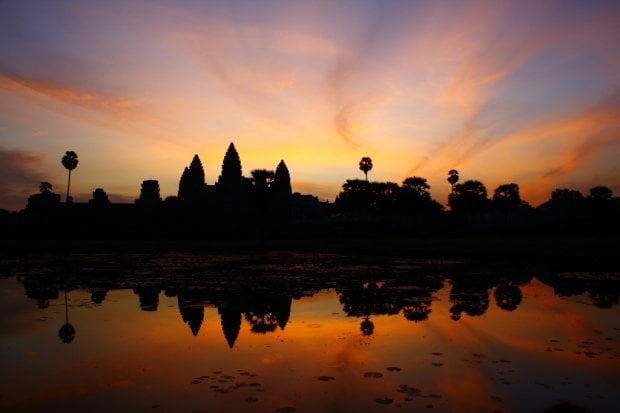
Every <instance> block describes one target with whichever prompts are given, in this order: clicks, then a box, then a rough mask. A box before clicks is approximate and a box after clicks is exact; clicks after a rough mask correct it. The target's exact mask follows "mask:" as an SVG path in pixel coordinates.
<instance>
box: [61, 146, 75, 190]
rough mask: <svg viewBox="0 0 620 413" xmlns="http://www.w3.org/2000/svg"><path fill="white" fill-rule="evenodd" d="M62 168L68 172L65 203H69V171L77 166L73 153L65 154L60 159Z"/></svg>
mask: <svg viewBox="0 0 620 413" xmlns="http://www.w3.org/2000/svg"><path fill="white" fill-rule="evenodd" d="M61 162H62V166H64V167H65V168H66V169H67V170H68V171H69V180H68V181H67V198H66V202H71V198H70V197H69V189H70V187H71V171H72V170H74V169H75V168H77V166H78V156H77V154H76V153H75V152H73V151H67V152H65V155H64V156H63V157H62V161H61Z"/></svg>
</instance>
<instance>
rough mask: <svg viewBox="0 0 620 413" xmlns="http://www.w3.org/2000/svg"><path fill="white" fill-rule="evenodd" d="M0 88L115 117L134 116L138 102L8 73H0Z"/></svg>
mask: <svg viewBox="0 0 620 413" xmlns="http://www.w3.org/2000/svg"><path fill="white" fill-rule="evenodd" d="M0 88H2V89H5V90H9V91H12V92H15V93H20V94H38V95H41V96H45V97H47V98H51V99H54V100H59V101H61V102H64V103H67V104H70V105H76V106H79V107H82V108H85V109H89V110H97V111H101V112H106V113H112V114H115V115H118V114H121V113H130V114H134V115H135V114H136V113H137V112H138V110H137V109H138V106H139V105H138V102H137V101H135V100H132V99H126V98H116V97H110V96H105V95H101V94H97V93H95V92H92V91H87V90H80V89H76V88H72V87H68V86H63V85H58V84H55V83H54V82H42V81H38V80H33V79H25V78H22V77H19V76H16V75H11V74H8V73H0Z"/></svg>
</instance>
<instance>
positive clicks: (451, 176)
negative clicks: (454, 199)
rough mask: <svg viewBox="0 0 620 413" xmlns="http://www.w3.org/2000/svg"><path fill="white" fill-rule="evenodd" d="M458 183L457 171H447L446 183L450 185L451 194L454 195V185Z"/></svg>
mask: <svg viewBox="0 0 620 413" xmlns="http://www.w3.org/2000/svg"><path fill="white" fill-rule="evenodd" d="M458 181H459V171H457V170H456V169H450V170H449V171H448V182H449V183H450V185H452V193H454V185H455V184H456V183H457V182H458Z"/></svg>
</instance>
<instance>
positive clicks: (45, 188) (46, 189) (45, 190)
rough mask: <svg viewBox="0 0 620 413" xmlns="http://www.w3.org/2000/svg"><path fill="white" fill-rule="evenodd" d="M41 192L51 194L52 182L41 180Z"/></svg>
mask: <svg viewBox="0 0 620 413" xmlns="http://www.w3.org/2000/svg"><path fill="white" fill-rule="evenodd" d="M39 192H41V193H42V194H51V193H52V184H50V183H49V182H41V184H40V185H39Z"/></svg>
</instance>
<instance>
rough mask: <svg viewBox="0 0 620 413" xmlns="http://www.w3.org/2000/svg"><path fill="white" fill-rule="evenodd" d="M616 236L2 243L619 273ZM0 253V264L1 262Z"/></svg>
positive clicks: (16, 248)
mask: <svg viewBox="0 0 620 413" xmlns="http://www.w3.org/2000/svg"><path fill="white" fill-rule="evenodd" d="M619 247H620V237H617V236H580V237H575V236H521V237H499V236H467V237H462V236H453V237H446V236H444V237H417V238H389V237H380V238H354V239H351V238H348V239H278V240H257V239H238V240H231V239H227V240H161V239H150V240H148V239H139V240H128V239H122V240H110V239H107V240H84V239H81V240H70V239H69V240H66V239H65V240H24V239H21V240H0V250H1V251H3V252H4V253H5V254H11V255H15V254H21V253H33V252H46V253H58V254H62V253H71V252H83V253H87V252H111V253H114V252H118V253H123V252H158V251H161V252H184V251H187V252H205V253H209V254H215V253H235V252H239V253H252V252H254V251H256V252H264V251H280V252H287V251H289V252H321V253H340V254H353V255H357V256H364V257H368V258H369V259H377V258H382V257H385V258H389V257H403V258H410V259H411V258H414V259H420V260H428V261H453V260H459V261H463V262H465V263H471V264H476V265H479V264H502V265H506V264H514V265H526V266H531V265H533V266H545V267H554V268H565V269H569V270H571V271H576V270H588V271H594V270H604V271H617V270H620V248H619ZM2 254H3V253H2V252H0V259H1V257H2Z"/></svg>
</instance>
